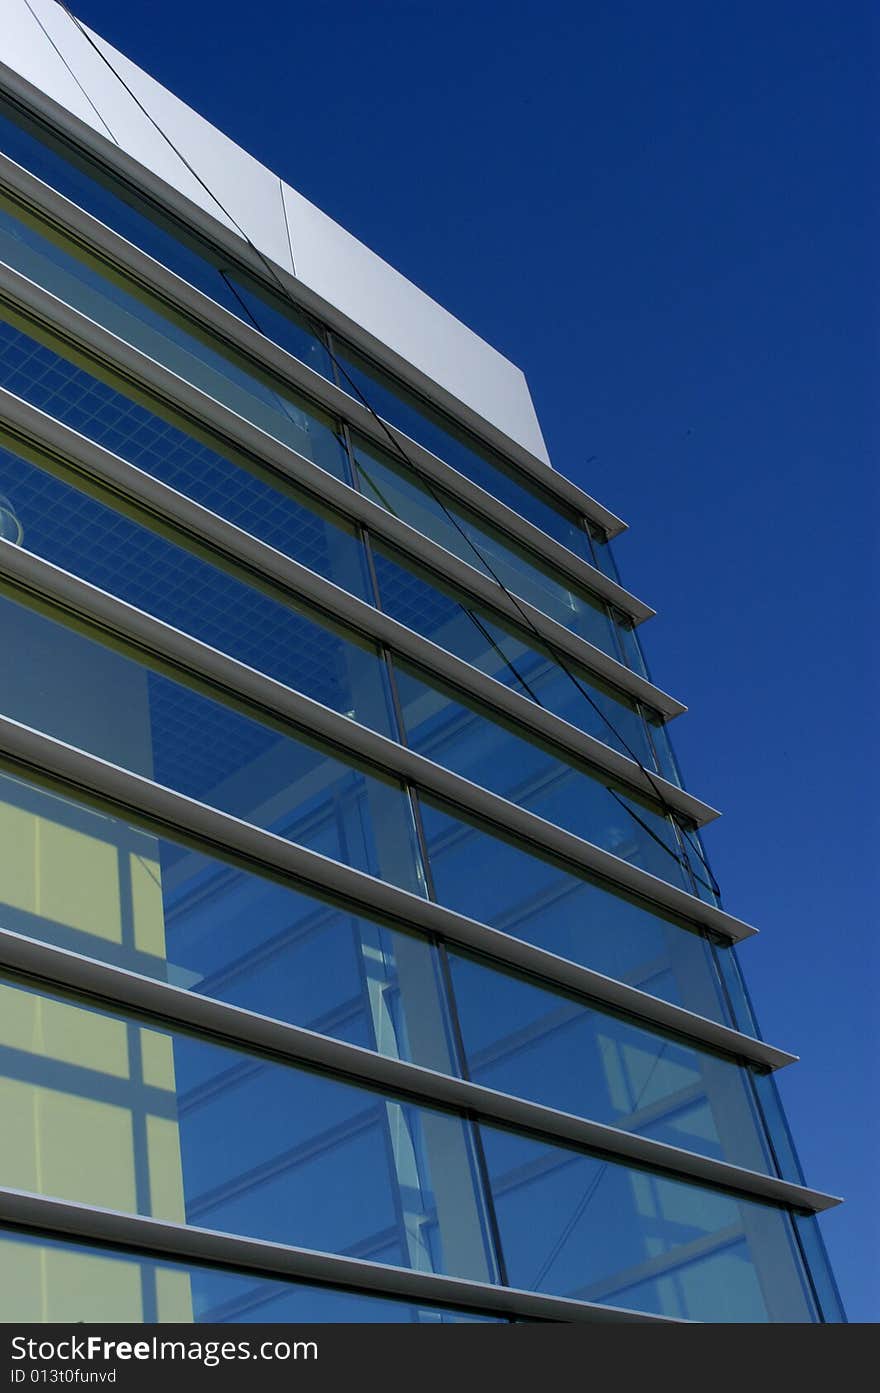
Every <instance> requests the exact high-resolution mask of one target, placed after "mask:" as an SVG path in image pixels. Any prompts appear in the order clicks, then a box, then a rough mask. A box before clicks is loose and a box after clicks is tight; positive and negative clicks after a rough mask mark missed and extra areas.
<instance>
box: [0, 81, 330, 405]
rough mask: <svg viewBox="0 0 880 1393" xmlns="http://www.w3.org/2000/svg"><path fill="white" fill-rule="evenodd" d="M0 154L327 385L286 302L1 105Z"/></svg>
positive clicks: (309, 324) (298, 317)
mask: <svg viewBox="0 0 880 1393" xmlns="http://www.w3.org/2000/svg"><path fill="white" fill-rule="evenodd" d="M0 149H2V150H3V152H4V154H7V155H8V156H9V157H10V158H11V159H13V160H15V161H16V163H17V164H20V165H22V166H23V167H24V168H25V169H28V170H30V172H31V173H32V174H35V175H36V176H37V178H39V179H42V180H43V182H44V183H46V184H50V185H51V186H52V188H54V189H57V190H58V192H59V193H61V194H63V195H64V197H65V198H68V199H70V200H71V202H72V203H75V204H77V206H78V207H80V208H83V209H85V211H86V212H88V213H90V214H91V215H92V217H94V218H97V219H98V221H99V222H102V223H104V224H105V225H106V226H107V227H110V228H112V229H113V231H114V232H117V233H119V235H120V236H122V237H124V238H125V239H126V240H127V241H129V242H132V243H133V244H134V245H135V246H136V247H139V248H140V249H141V250H142V251H145V252H146V253H147V254H148V255H149V256H152V257H153V258H154V259H155V260H156V261H159V262H161V263H162V265H164V266H166V267H168V268H169V270H171V271H173V272H174V273H175V274H176V275H178V276H180V277H181V278H182V279H183V280H185V281H188V282H189V284H190V285H192V286H195V287H196V289H197V290H200V291H201V292H202V294H204V295H208V296H210V298H211V299H213V300H216V301H217V302H218V303H219V304H221V305H222V306H223V307H224V309H227V310H230V311H231V312H232V313H233V314H234V315H236V316H237V317H238V318H239V319H243V320H245V322H246V323H248V324H251V325H252V326H254V327H256V328H258V329H259V330H260V331H261V332H262V333H264V334H266V335H267V336H268V337H269V338H272V339H274V340H275V342H276V343H279V344H280V345H281V346H282V348H284V349H286V350H287V352H288V353H292V354H293V355H294V356H295V357H297V358H300V359H301V360H302V361H303V362H304V363H305V364H306V365H307V366H308V367H310V368H313V369H314V370H315V371H316V372H319V373H321V374H322V376H324V377H327V378H332V373H331V367H330V358H329V355H328V353H327V348H326V345H325V344H324V343H323V342H322V341H321V339H320V338H319V337H318V334H317V330H316V326H315V325H314V323H313V321H311V319H310V318H309V317H308V316H306V315H304V314H301V313H299V312H298V311H297V309H296V307H295V306H294V305H293V304H292V302H289V301H286V300H285V301H284V302H283V303H281V302H279V301H277V300H273V299H272V296H271V291H267V290H266V289H265V288H262V287H259V286H258V285H257V284H256V282H255V281H252V280H251V278H249V277H248V276H247V274H246V273H245V272H243V271H241V270H239V269H238V268H236V269H235V270H234V271H233V270H232V269H231V268H230V267H229V266H228V265H227V264H226V263H227V262H228V261H229V258H228V257H225V256H224V255H223V254H222V253H221V252H220V251H217V250H215V249H214V248H212V247H211V246H210V244H209V243H208V242H206V241H204V240H203V239H201V238H199V237H198V235H197V234H196V233H193V232H190V231H189V230H188V229H187V228H186V227H185V226H184V225H183V224H182V223H178V222H177V221H176V220H175V219H173V218H172V217H171V216H170V215H168V214H166V213H164V212H163V211H162V210H161V209H159V208H158V206H154V205H153V204H151V203H150V202H149V201H148V199H147V198H146V196H145V195H144V194H142V193H141V192H140V191H138V190H134V189H131V188H128V187H127V186H126V185H125V183H124V182H123V181H122V180H121V179H119V178H114V176H113V175H112V174H111V173H110V172H109V171H107V170H105V169H102V168H101V167H100V166H99V165H98V164H97V162H96V161H94V160H91V159H90V158H89V157H88V155H86V154H84V153H83V152H81V151H78V150H76V148H75V147H74V146H72V145H68V144H67V142H66V141H64V140H63V139H62V138H59V137H56V136H54V135H52V134H50V133H49V132H48V131H47V130H46V129H44V128H42V127H41V126H40V125H39V124H38V123H37V122H36V121H34V120H31V119H29V118H28V117H26V116H25V115H24V114H23V113H21V112H18V111H14V110H13V109H12V108H9V107H7V106H6V104H5V103H4V102H3V100H2V98H0Z"/></svg>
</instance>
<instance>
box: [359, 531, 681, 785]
mask: <svg viewBox="0 0 880 1393" xmlns="http://www.w3.org/2000/svg"><path fill="white" fill-rule="evenodd" d="M373 556H374V560H375V565H376V575H377V578H378V581H379V592H380V596H381V601H382V608H383V609H384V610H385V611H386V612H387V613H388V614H390V615H391V616H392V618H394V619H397V620H399V622H400V623H401V624H405V625H406V626H407V628H408V629H413V630H414V631H415V632H416V633H419V634H422V635H423V636H424V637H425V638H428V639H430V640H431V641H432V642H433V643H436V644H438V645H439V646H440V647H441V648H445V649H446V650H447V652H449V653H454V654H455V656H456V657H457V658H462V659H463V660H464V661H465V662H467V663H470V664H471V665H472V666H473V667H477V668H479V669H480V671H481V672H485V673H486V674H487V675H488V676H489V677H494V678H495V679H496V681H498V682H503V683H504V685H505V686H506V687H510V688H511V689H512V690H513V691H515V692H519V694H520V695H521V696H527V697H528V698H529V699H530V700H531V701H535V702H537V703H538V705H540V706H543V707H545V708H546V709H547V710H548V711H552V712H553V714H554V715H556V716H560V717H561V718H562V719H563V720H564V721H568V722H569V724H570V725H573V726H576V727H577V728H578V729H579V730H583V731H586V733H587V734H588V735H592V736H593V737H594V738H595V739H596V740H601V741H602V742H603V744H605V745H611V746H612V747H613V748H614V749H616V750H619V751H620V753H621V754H628V755H629V757H630V758H633V757H634V756H635V757H636V758H638V759H639V760H640V762H641V763H643V764H647V766H648V767H649V768H651V767H652V765H653V762H654V761H653V755H652V750H651V746H650V743H649V741H648V736H647V732H646V729H645V725H644V722H643V720H642V718H641V716H640V715H639V713H638V711H637V710H636V708H635V706H634V705H633V703H632V702H631V701H629V700H628V699H627V697H625V696H624V695H623V693H622V692H619V693H618V692H615V691H613V690H612V689H611V688H610V687H606V686H604V685H603V684H600V683H599V682H597V680H596V678H595V677H593V676H592V675H589V674H587V673H586V671H585V670H584V669H582V668H579V667H577V665H576V664H574V663H572V664H571V665H570V667H571V672H572V673H573V674H574V676H575V677H576V678H577V682H576V683H575V682H574V681H572V678H571V677H570V676H569V675H568V673H566V672H563V670H562V669H561V668H560V667H559V665H558V663H556V662H555V661H554V659H553V658H552V657H551V656H550V655H549V654H547V653H543V652H540V651H538V650H537V649H535V648H533V647H531V646H529V644H528V643H527V642H525V641H524V640H523V639H522V638H520V637H519V636H516V635H514V634H513V633H512V632H509V631H508V630H506V629H503V628H501V627H500V626H499V624H498V623H497V622H496V621H495V620H493V619H491V618H490V617H489V615H488V614H487V613H486V612H485V611H483V610H480V609H478V608H477V607H476V606H473V605H469V604H468V603H467V601H466V600H465V599H462V598H458V597H457V595H456V592H455V591H454V590H452V589H449V590H447V589H445V588H444V589H441V588H440V586H439V585H438V584H437V583H435V582H434V581H433V580H430V579H428V577H427V576H426V575H424V574H422V573H420V572H417V571H416V570H415V569H414V568H413V567H412V564H411V563H407V562H404V560H403V558H402V557H396V558H395V557H393V556H392V554H391V553H390V552H389V551H387V550H386V549H385V548H383V547H381V546H378V545H377V544H376V543H375V542H374V543H373Z"/></svg>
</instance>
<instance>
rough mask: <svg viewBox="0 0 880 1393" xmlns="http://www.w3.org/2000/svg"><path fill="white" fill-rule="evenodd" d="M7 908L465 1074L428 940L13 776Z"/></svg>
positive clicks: (297, 1019)
mask: <svg viewBox="0 0 880 1393" xmlns="http://www.w3.org/2000/svg"><path fill="white" fill-rule="evenodd" d="M0 906H2V915H3V919H2V923H3V927H4V928H6V929H11V930H12V931H13V932H14V933H20V934H25V935H27V936H28V937H30V938H36V939H39V940H40V941H41V942H45V943H51V944H54V945H56V946H57V947H60V948H66V949H68V950H70V951H71V952H75V953H82V954H85V955H86V956H87V957H91V958H98V959H100V960H101V961H103V962H109V963H111V964H112V965H113V966H116V967H124V968H128V969H129V970H130V971H133V972H139V973H141V974H145V975H147V976H150V977H156V978H158V979H159V980H160V981H166V982H170V983H172V984H173V985H174V986H177V987H185V988H186V989H187V990H189V991H193V992H198V993H200V994H201V995H204V996H208V997H212V998H214V999H216V1000H219V1001H228V1002H231V1003H232V1004H233V1005H235V1006H243V1007H245V1008H246V1009H247V1010H250V1011H256V1012H258V1013H259V1014H261V1015H264V1016H273V1017H275V1018H276V1019H278V1020H283V1021H290V1022H291V1023H292V1024H293V1025H299V1026H305V1027H306V1028H307V1029H309V1030H316V1031H319V1032H320V1033H321V1034H323V1035H330V1036H333V1037H334V1038H335V1039H340V1040H347V1041H348V1042H349V1043H350V1044H355V1045H361V1046H363V1048H365V1049H372V1050H378V1051H379V1053H380V1054H385V1055H390V1056H391V1057H392V1058H400V1059H407V1060H410V1061H412V1062H414V1063H416V1064H423V1065H425V1066H426V1067H427V1068H431V1069H437V1070H439V1071H441V1072H442V1073H446V1074H451V1073H456V1072H457V1067H456V1062H455V1058H454V1054H453V1051H452V1049H451V1047H450V1043H449V1040H450V1036H449V1030H448V1023H447V1014H446V1012H447V1008H446V1001H445V996H444V993H443V990H442V988H441V985H440V978H439V975H438V974H439V964H438V961H437V958H436V954H435V951H434V949H433V948H432V947H431V946H430V945H429V944H428V942H427V940H425V939H424V938H422V937H420V936H419V935H418V934H410V933H402V932H400V931H398V930H397V929H392V928H389V927H388V926H387V925H384V924H381V923H376V922H373V921H372V920H369V919H366V918H363V917H361V916H359V915H357V914H355V913H353V912H352V911H350V910H347V909H344V908H341V907H339V906H337V905H335V904H333V903H329V902H325V901H322V900H318V899H316V898H315V897H314V896H312V895H309V894H306V893H303V892H300V891H298V890H296V889H295V888H294V887H293V886H292V885H290V884H288V883H282V882H280V881H276V880H269V879H264V878H263V877H262V876H258V875H255V874H252V873H249V872H247V871H244V870H242V869H240V868H239V867H237V866H234V865H231V864H229V863H227V862H224V861H219V860H217V859H216V858H214V857H211V856H208V855H206V854H205V853H203V852H199V851H195V850H192V849H191V848H187V847H185V846H182V845H180V844H179V843H177V842H174V841H172V840H170V839H169V838H167V837H160V836H156V835H155V834H154V833H153V832H151V831H147V830H144V829H142V828H137V827H133V826H131V825H130V824H129V823H128V822H126V821H123V820H122V819H121V818H119V817H111V816H108V815H106V814H105V813H98V812H96V811H94V810H92V809H91V808H89V807H87V806H83V805H82V804H81V803H79V802H75V801H74V800H72V799H70V798H62V797H59V796H57V795H55V794H52V793H49V792H47V791H46V790H44V789H41V788H38V787H34V786H32V785H31V784H28V783H25V782H23V781H22V780H20V779H14V778H10V777H9V776H8V775H0Z"/></svg>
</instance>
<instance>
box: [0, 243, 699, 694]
mask: <svg viewBox="0 0 880 1393" xmlns="http://www.w3.org/2000/svg"><path fill="white" fill-rule="evenodd" d="M0 305H2V306H4V307H5V310H6V312H7V313H8V314H9V315H10V316H11V319H12V322H13V323H17V322H20V320H21V319H22V317H23V318H24V320H25V322H26V325H27V326H28V330H29V331H30V332H31V333H33V332H34V327H36V330H37V332H40V331H43V332H48V333H49V334H50V335H51V336H52V337H54V338H56V339H60V340H62V341H63V342H65V343H68V344H70V345H71V346H72V347H73V348H74V350H75V351H76V352H77V353H80V354H85V355H86V357H90V358H92V359H94V360H95V362H96V363H97V364H98V365H99V366H100V367H103V368H104V369H105V370H109V371H110V372H111V373H113V374H114V375H116V376H118V377H121V378H122V379H123V381H126V382H127V383H129V384H130V385H131V387H132V388H133V389H134V390H135V391H136V392H137V393H139V394H140V398H141V399H143V397H144V395H145V394H146V395H147V396H154V397H155V398H156V400H157V401H158V402H159V403H160V404H161V406H162V408H164V409H165V410H170V411H171V412H172V413H175V414H177V415H179V416H182V418H183V419H184V420H185V421H186V422H188V423H189V425H190V428H191V427H192V426H195V428H196V429H197V430H200V431H206V432H207V433H208V434H209V435H210V436H211V437H212V438H215V439H216V440H217V444H218V448H219V449H220V451H221V452H226V453H227V455H230V452H231V455H230V457H231V458H234V457H235V455H236V453H238V454H243V455H244V456H246V457H251V458H255V459H257V460H258V461H259V463H260V464H261V465H262V466H263V467H264V468H265V467H266V466H268V467H269V468H270V469H273V470H275V471H276V472H277V473H278V474H280V475H282V476H283V477H285V478H287V479H289V480H291V481H292V482H293V483H294V484H296V485H297V486H298V487H299V488H300V489H301V490H303V491H304V492H305V493H307V494H309V495H311V496H312V497H313V498H315V499H316V501H317V502H318V503H319V504H320V505H321V506H323V507H325V508H329V509H330V510H331V511H332V512H334V513H337V514H338V515H340V516H341V517H343V518H344V519H345V520H346V521H347V522H349V523H352V522H355V523H360V524H361V525H362V526H363V527H366V528H368V529H369V531H370V532H371V533H373V534H374V535H375V536H377V537H381V538H382V539H383V541H384V542H386V543H387V544H388V545H389V546H390V547H392V548H394V549H395V550H397V551H399V552H401V553H402V554H403V555H404V556H405V557H407V558H408V559H409V560H410V561H411V562H412V563H413V564H414V565H415V566H416V567H417V568H420V569H422V570H427V571H428V572H429V573H432V574H434V575H436V577H437V578H438V579H439V580H440V582H441V583H444V582H445V583H447V584H450V585H452V586H453V588H455V589H458V590H461V591H464V592H465V594H467V595H468V596H469V597H470V598H471V599H472V600H473V602H474V603H475V604H476V605H478V606H479V607H481V608H484V609H488V610H490V611H492V612H493V613H494V614H495V615H497V616H498V618H499V619H500V620H501V622H502V623H503V624H506V625H507V626H508V627H510V626H513V627H514V628H515V629H516V630H517V631H518V632H519V633H521V634H522V635H523V636H524V638H525V639H526V641H527V642H529V643H534V642H535V639H536V638H537V640H538V641H539V642H543V643H545V644H546V645H547V646H548V647H549V648H551V649H552V650H554V651H557V652H560V653H562V654H564V655H565V657H566V658H568V659H571V660H573V661H574V662H575V663H577V664H578V665H579V666H581V667H583V668H585V669H586V670H587V671H588V672H593V673H595V674H596V676H598V677H600V678H601V679H602V680H603V681H605V682H607V683H610V685H611V686H613V687H617V688H619V690H620V691H622V692H624V693H625V695H627V696H629V697H630V698H632V699H633V700H635V701H638V702H641V703H642V704H643V705H645V706H647V707H649V708H650V709H651V710H652V711H655V712H656V713H657V714H658V715H659V716H661V717H662V718H663V719H664V720H671V719H672V718H673V717H675V716H679V715H681V714H682V713H683V712H684V711H686V710H687V707H686V706H684V704H683V703H682V702H680V701H678V700H677V699H676V698H675V697H671V696H669V694H668V693H666V692H663V691H661V690H660V688H658V687H655V686H654V684H653V683H651V682H648V681H647V680H646V679H645V678H644V677H641V676H640V675H639V674H638V673H636V672H633V671H632V669H631V668H628V667H626V666H625V665H624V664H623V663H621V662H619V661H618V660H617V659H616V658H613V657H611V656H610V654H608V653H605V652H604V651H603V650H602V649H600V648H597V647H595V645H593V644H591V643H589V642H588V641H587V640H586V639H584V638H581V637H580V636H579V635H577V634H575V633H573V632H572V631H571V630H570V629H566V628H565V627H564V625H562V624H560V623H558V622H557V621H556V620H555V619H551V618H550V617H549V616H548V615H546V614H545V613H544V612H543V611H542V610H540V609H537V608H536V607H535V606H534V605H532V604H531V603H530V602H529V601H528V600H524V599H520V598H517V599H516V600H511V599H510V598H509V596H508V594H507V593H506V591H505V590H504V589H502V588H501V586H499V585H498V584H497V582H496V581H494V580H492V579H491V577H489V576H487V575H484V574H483V573H482V572H481V571H478V570H477V569H476V568H475V567H474V566H471V565H469V564H468V563H467V562H466V561H462V560H461V559H460V558H459V557H457V556H454V555H453V554H452V552H449V551H447V550H446V549H445V548H444V547H442V546H440V545H439V544H438V543H437V542H434V541H431V540H430V539H429V538H427V537H425V536H423V534H422V533H421V532H419V531H418V530H417V529H416V528H414V527H411V526H410V525H409V524H408V523H405V522H402V521H401V520H400V519H399V518H397V517H395V516H394V515H393V514H392V513H390V512H388V511H387V510H386V509H385V508H383V507H381V506H380V505H379V504H378V503H373V502H372V501H371V500H370V499H368V498H366V497H365V496H364V495H363V494H362V493H359V492H357V490H355V489H353V488H352V487H351V486H350V485H349V484H346V483H343V482H342V480H340V479H337V478H336V477H335V475H333V474H330V473H328V471H327V470H325V469H322V468H321V467H320V466H319V465H317V464H315V463H313V461H311V460H308V459H306V458H305V456H303V455H300V454H298V453H297V451H295V450H294V449H292V448H291V447H290V446H288V445H284V444H282V443H281V442H280V441H278V440H276V439H275V437H274V436H272V435H269V434H268V433H267V432H266V431H263V430H261V429H260V428H259V427H258V426H255V425H252V424H251V422H249V421H246V420H245V419H244V418H243V417H242V416H239V415H238V414H237V413H236V412H234V411H232V410H231V409H230V408H229V407H227V406H224V405H223V404H222V403H221V402H219V401H217V400H216V399H215V398H214V397H210V396H208V395H207V394H206V393H204V392H202V391H200V390H199V389H198V388H196V387H193V386H192V385H191V384H190V383H188V382H186V381H184V379H183V378H181V377H178V376H177V374H176V373H173V372H171V371H170V370H169V369H168V368H165V367H163V366H162V365H161V364H160V363H157V362H156V361H155V360H154V359H153V358H150V357H148V356H147V355H146V354H144V353H142V352H141V351H140V350H139V349H136V348H133V347H132V346H131V345H130V344H128V343H126V342H124V340H122V339H120V338H118V337H117V336H116V335H115V334H113V333H111V332H110V331H109V330H107V329H105V328H104V327H103V326H102V325H100V324H97V323H96V322H95V321H94V320H91V319H88V318H87V317H86V316H85V315H83V314H81V313H80V312H79V311H78V310H75V309H73V308H72V307H71V306H70V305H68V304H66V303H65V302H64V301H63V300H61V299H59V298H58V297H57V296H55V295H53V294H51V293H50V292H49V291H47V290H44V289H43V288H42V287H41V286H39V285H37V284H36V283H35V282H34V281H31V280H28V278H27V277H26V276H22V275H21V274H20V273H19V272H17V271H14V270H13V269H12V268H11V267H10V266H7V265H6V264H5V263H2V262H0ZM28 330H26V332H27V331H28Z"/></svg>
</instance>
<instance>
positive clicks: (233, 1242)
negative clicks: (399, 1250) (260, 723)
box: [0, 1187, 691, 1325]
mask: <svg viewBox="0 0 880 1393" xmlns="http://www.w3.org/2000/svg"><path fill="white" fill-rule="evenodd" d="M0 1226H6V1228H7V1229H9V1230H11V1231H12V1232H24V1233H27V1234H31V1235H39V1236H41V1237H43V1238H46V1239H48V1240H50V1241H51V1240H52V1239H61V1240H62V1241H63V1240H65V1239H70V1240H72V1241H74V1242H81V1243H85V1244H89V1243H90V1244H92V1245H94V1246H96V1247H99V1248H106V1249H110V1250H112V1251H116V1252H119V1253H120V1255H123V1254H129V1255H133V1256H135V1257H143V1258H154V1259H159V1260H163V1259H164V1260H166V1261H170V1262H175V1261H176V1262H180V1263H186V1262H191V1263H193V1264H196V1265H200V1266H209V1267H213V1268H217V1269H220V1270H222V1271H231V1272H235V1271H239V1272H247V1273H249V1274H250V1275H252V1276H254V1277H263V1278H266V1279H267V1280H269V1281H273V1280H274V1281H278V1280H282V1281H288V1282H304V1283H309V1284H311V1285H313V1286H321V1287H333V1288H335V1289H338V1290H342V1291H350V1292H353V1293H356V1294H358V1295H362V1296H372V1297H376V1298H378V1299H385V1300H399V1301H405V1302H416V1303H422V1302H424V1303H425V1304H427V1305H430V1306H437V1307H440V1308H446V1309H451V1310H456V1311H460V1312H462V1313H463V1314H473V1315H487V1316H500V1317H508V1318H510V1319H513V1320H517V1319H518V1320H527V1321H553V1322H563V1323H565V1324H571V1323H576V1324H581V1323H590V1324H594V1323H596V1322H603V1323H605V1322H613V1323H615V1324H633V1323H638V1324H648V1325H687V1324H690V1323H691V1322H689V1321H684V1320H681V1319H676V1318H675V1317H672V1316H656V1315H649V1314H647V1313H643V1312H641V1311H631V1310H628V1309H626V1308H624V1307H619V1306H602V1305H599V1304H597V1303H594V1302H586V1301H573V1300H571V1299H570V1298H568V1297H564V1296H545V1295H544V1294H543V1293H541V1292H531V1291H522V1290H520V1289H518V1288H516V1287H503V1286H492V1285H491V1284H490V1283H488V1282H476V1281H472V1280H470V1279H468V1278H464V1277H446V1276H443V1275H441V1274H439V1273H434V1272H417V1271H415V1270H413V1269H411V1268H404V1267H393V1266H391V1265H390V1264H387V1265H386V1264H384V1263H377V1262H368V1261H366V1260H365V1259H363V1258H347V1257H340V1256H338V1255H337V1254H334V1253H323V1252H318V1251H316V1250H314V1249H310V1248H296V1247H293V1246H290V1245H288V1244H284V1243H271V1242H268V1241H267V1240H266V1239H259V1238H243V1237H241V1236H239V1235H236V1234H229V1233H222V1232H221V1231H219V1230H217V1229H205V1228H198V1227H196V1226H195V1225H189V1224H176V1223H172V1222H171V1221H170V1220H164V1219H152V1218H148V1217H146V1216H144V1215H140V1214H124V1213H122V1212H120V1211H119V1210H112V1209H102V1208H98V1207H97V1206H89V1205H84V1204H77V1203H75V1202H73V1201H71V1200H59V1199H50V1198H47V1197H46V1196H43V1195H35V1194H32V1193H30V1192H28V1191H25V1190H12V1189H9V1188H2V1187H0Z"/></svg>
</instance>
